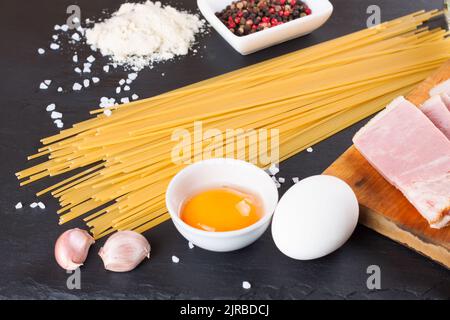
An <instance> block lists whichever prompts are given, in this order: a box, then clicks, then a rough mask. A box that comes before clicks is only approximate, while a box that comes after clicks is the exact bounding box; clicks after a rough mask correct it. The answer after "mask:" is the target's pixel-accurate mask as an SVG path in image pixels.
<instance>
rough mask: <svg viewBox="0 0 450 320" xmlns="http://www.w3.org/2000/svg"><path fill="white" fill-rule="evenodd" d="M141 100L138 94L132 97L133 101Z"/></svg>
mask: <svg viewBox="0 0 450 320" xmlns="http://www.w3.org/2000/svg"><path fill="white" fill-rule="evenodd" d="M138 98H139V96H138V95H137V94H136V93H134V94H133V95H132V96H131V99H133V100H137V99H138Z"/></svg>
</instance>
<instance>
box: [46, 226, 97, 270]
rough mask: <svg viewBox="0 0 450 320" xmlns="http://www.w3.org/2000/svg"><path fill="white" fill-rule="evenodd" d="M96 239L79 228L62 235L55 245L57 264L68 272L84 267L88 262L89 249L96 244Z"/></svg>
mask: <svg viewBox="0 0 450 320" xmlns="http://www.w3.org/2000/svg"><path fill="white" fill-rule="evenodd" d="M94 242H95V241H94V238H92V237H91V235H90V234H89V233H88V232H87V231H85V230H81V229H78V228H75V229H70V230H67V231H66V232H64V233H63V234H61V235H60V236H59V238H58V240H56V244H55V258H56V262H58V264H59V265H60V266H61V267H62V268H63V269H66V270H75V269H77V268H78V267H79V266H81V265H83V262H84V261H85V260H86V257H87V254H88V251H89V247H90V246H91V245H92V244H93V243H94Z"/></svg>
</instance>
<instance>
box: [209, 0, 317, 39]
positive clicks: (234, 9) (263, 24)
mask: <svg viewBox="0 0 450 320" xmlns="http://www.w3.org/2000/svg"><path fill="white" fill-rule="evenodd" d="M310 14H311V9H310V8H309V7H308V5H307V4H305V3H304V2H303V1H301V0H243V1H234V2H232V3H231V4H230V5H228V6H227V7H226V8H225V9H224V10H222V11H221V12H217V13H216V16H217V17H218V18H219V19H220V20H221V21H222V22H223V23H224V24H225V25H226V26H227V28H228V29H230V31H231V32H233V33H234V34H235V35H237V36H246V35H248V34H251V33H255V32H257V31H261V30H264V29H267V28H271V27H275V26H278V25H280V24H283V23H286V22H289V21H292V20H294V19H298V18H302V17H305V16H307V15H310Z"/></svg>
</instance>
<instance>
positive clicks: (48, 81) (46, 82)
mask: <svg viewBox="0 0 450 320" xmlns="http://www.w3.org/2000/svg"><path fill="white" fill-rule="evenodd" d="M44 83H45V84H46V85H47V86H49V85H50V84H51V83H52V80H44Z"/></svg>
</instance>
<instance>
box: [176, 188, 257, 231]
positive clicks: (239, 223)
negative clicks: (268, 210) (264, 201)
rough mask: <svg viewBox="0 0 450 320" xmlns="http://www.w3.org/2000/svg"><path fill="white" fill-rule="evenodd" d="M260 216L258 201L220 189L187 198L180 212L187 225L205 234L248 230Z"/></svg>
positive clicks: (247, 195)
mask: <svg viewBox="0 0 450 320" xmlns="http://www.w3.org/2000/svg"><path fill="white" fill-rule="evenodd" d="M261 216H262V205H261V201H260V200H259V199H258V198H257V197H256V196H253V195H250V194H248V193H244V192H242V191H239V190H236V189H232V188H228V187H222V188H215V189H209V190H206V191H203V192H200V193H199V194H197V195H195V196H193V197H191V198H189V199H187V200H186V201H185V202H184V203H183V205H182V207H181V212H180V217H181V219H182V220H183V221H184V222H186V223H187V224H188V225H190V226H192V227H194V228H197V229H201V230H206V231H232V230H239V229H242V228H245V227H248V226H250V225H252V224H254V223H255V222H257V221H258V220H259V219H260V218H261Z"/></svg>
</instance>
